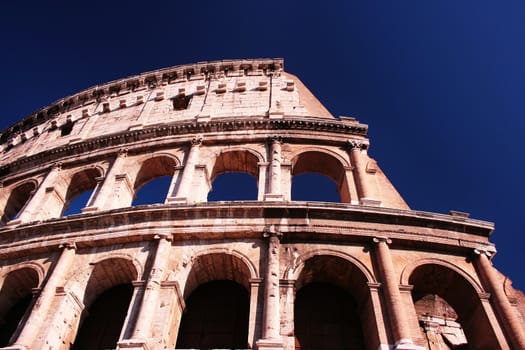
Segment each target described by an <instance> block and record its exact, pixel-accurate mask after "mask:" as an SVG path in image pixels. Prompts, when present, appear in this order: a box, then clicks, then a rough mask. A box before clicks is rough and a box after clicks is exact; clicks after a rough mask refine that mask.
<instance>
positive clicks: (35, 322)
mask: <svg viewBox="0 0 525 350" xmlns="http://www.w3.org/2000/svg"><path fill="white" fill-rule="evenodd" d="M59 248H61V249H62V251H61V253H60V257H59V258H58V260H57V262H56V264H55V266H54V268H53V271H52V272H51V274H50V275H49V278H48V280H47V282H46V284H45V286H44V288H43V289H42V292H41V293H40V296H39V297H38V299H37V301H36V303H35V304H34V305H33V308H32V310H31V314H30V315H29V317H28V319H27V321H26V322H25V325H24V328H23V329H22V331H21V332H20V335H19V336H18V338H17V339H16V341H15V345H17V346H23V347H27V348H32V344H33V341H34V340H35V339H36V337H37V336H38V334H39V332H40V330H41V328H42V327H43V326H44V323H45V322H46V318H47V316H48V314H49V313H50V306H51V304H52V303H53V300H54V298H55V295H56V293H57V290H58V289H59V288H60V287H62V286H63V284H64V282H65V280H66V275H67V274H68V272H69V270H70V268H71V266H72V265H73V261H74V259H75V251H76V246H75V244H74V243H64V244H61V245H60V246H59ZM52 311H53V310H51V312H52Z"/></svg>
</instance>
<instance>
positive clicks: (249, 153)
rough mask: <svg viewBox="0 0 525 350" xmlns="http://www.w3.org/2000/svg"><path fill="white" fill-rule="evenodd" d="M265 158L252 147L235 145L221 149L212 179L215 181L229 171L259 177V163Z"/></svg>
mask: <svg viewBox="0 0 525 350" xmlns="http://www.w3.org/2000/svg"><path fill="white" fill-rule="evenodd" d="M263 159H264V158H263V157H262V155H261V154H260V153H258V152H256V151H254V150H252V149H247V148H240V147H238V148H237V147H233V148H228V149H227V150H221V152H220V153H219V154H217V156H216V157H215V162H214V164H213V168H212V170H211V176H210V180H211V181H212V182H213V180H215V178H216V177H217V176H218V175H220V174H223V173H227V172H238V173H247V174H250V175H252V176H255V177H256V178H257V175H258V174H259V163H260V162H262V161H263Z"/></svg>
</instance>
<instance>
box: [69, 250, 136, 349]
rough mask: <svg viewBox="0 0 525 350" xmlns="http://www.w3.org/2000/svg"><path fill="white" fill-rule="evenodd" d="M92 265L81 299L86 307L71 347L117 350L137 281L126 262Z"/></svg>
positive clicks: (116, 260)
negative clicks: (133, 282)
mask: <svg viewBox="0 0 525 350" xmlns="http://www.w3.org/2000/svg"><path fill="white" fill-rule="evenodd" d="M91 265H93V269H92V271H91V274H90V276H89V279H88V281H87V284H86V287H85V289H84V294H83V297H82V302H83V304H84V306H85V307H84V309H83V310H82V314H81V317H80V322H79V326H78V329H77V330H76V335H75V341H74V342H73V346H72V349H75V350H81V349H82V350H83V349H94V350H98V349H107V348H114V347H116V345H117V341H118V339H119V337H120V334H121V333H122V327H123V325H124V321H125V318H126V315H127V313H128V309H129V307H130V303H131V299H132V294H133V286H132V284H131V282H132V281H135V280H137V277H138V271H137V269H136V268H135V265H134V264H133V262H132V260H130V259H127V258H122V257H117V258H116V257H109V258H106V259H99V260H97V262H96V263H91ZM77 283H78V282H77ZM108 320H109V321H108Z"/></svg>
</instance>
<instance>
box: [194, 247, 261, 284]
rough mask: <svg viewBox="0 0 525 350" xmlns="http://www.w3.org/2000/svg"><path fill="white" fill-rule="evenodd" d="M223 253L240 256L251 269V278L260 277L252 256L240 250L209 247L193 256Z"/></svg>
mask: <svg viewBox="0 0 525 350" xmlns="http://www.w3.org/2000/svg"><path fill="white" fill-rule="evenodd" d="M221 253H222V254H230V255H233V256H235V257H236V258H239V259H240V260H242V261H243V262H244V263H245V264H246V267H248V270H249V271H250V278H259V274H258V273H257V269H256V268H255V264H254V263H253V262H252V261H251V260H250V258H248V256H247V255H246V254H243V253H241V252H240V251H238V250H236V249H231V248H221V247H216V248H209V249H206V250H202V251H200V252H197V253H196V254H195V255H194V256H193V257H194V258H198V257H199V256H201V255H206V254H221Z"/></svg>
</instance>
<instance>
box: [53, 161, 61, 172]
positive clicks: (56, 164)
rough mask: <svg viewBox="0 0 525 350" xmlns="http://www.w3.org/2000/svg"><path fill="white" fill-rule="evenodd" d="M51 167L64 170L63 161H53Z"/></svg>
mask: <svg viewBox="0 0 525 350" xmlns="http://www.w3.org/2000/svg"><path fill="white" fill-rule="evenodd" d="M51 169H53V170H56V171H60V170H62V162H56V163H53V165H51Z"/></svg>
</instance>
